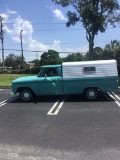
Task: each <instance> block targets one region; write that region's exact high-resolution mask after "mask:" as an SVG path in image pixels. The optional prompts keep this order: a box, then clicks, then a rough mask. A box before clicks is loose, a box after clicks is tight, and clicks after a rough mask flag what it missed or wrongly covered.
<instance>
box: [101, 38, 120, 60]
mask: <svg viewBox="0 0 120 160" xmlns="http://www.w3.org/2000/svg"><path fill="white" fill-rule="evenodd" d="M103 58H104V59H116V60H117V61H118V63H120V42H119V41H117V40H113V41H111V43H109V44H106V46H105V48H104V52H103Z"/></svg>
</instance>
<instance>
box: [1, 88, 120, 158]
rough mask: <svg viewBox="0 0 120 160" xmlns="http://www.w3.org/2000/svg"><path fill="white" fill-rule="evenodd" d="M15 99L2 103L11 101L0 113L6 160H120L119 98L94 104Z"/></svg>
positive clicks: (61, 99) (105, 96)
mask: <svg viewBox="0 0 120 160" xmlns="http://www.w3.org/2000/svg"><path fill="white" fill-rule="evenodd" d="M2 92H3V91H2ZM0 94H1V91H0ZM9 94H10V90H5V91H4V99H1V100H5V99H7V98H10V100H11V101H10V102H9V101H8V103H6V104H4V105H3V106H1V108H0V159H1V160H2V159H3V160H4V159H5V160H8V159H10V160H16V159H19V160H22V159H24V160H32V159H34V160H49V159H51V160H53V159H55V160H73V159H79V160H83V159H84V160H88V159H89V160H103V159H104V160H108V159H109V160H116V159H119V157H120V136H119V135H120V107H119V103H120V100H119V98H118V97H120V95H119V92H118V93H115V95H116V96H118V97H116V96H115V95H114V94H113V93H108V94H103V93H101V94H100V97H99V98H98V99H97V100H96V101H91V102H90V101H87V100H85V99H84V98H83V96H82V95H76V96H75V95H69V96H68V95H67V96H43V97H37V98H36V99H34V100H33V101H31V102H29V103H24V102H21V101H20V99H19V98H18V97H16V98H15V99H12V97H11V96H10V97H9ZM5 96H6V97H5ZM112 96H113V97H114V98H115V99H114V98H113V97H112ZM116 102H117V103H116Z"/></svg>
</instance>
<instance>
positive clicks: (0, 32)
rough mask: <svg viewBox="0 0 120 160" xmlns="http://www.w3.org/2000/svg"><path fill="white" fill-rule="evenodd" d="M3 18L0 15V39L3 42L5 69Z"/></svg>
mask: <svg viewBox="0 0 120 160" xmlns="http://www.w3.org/2000/svg"><path fill="white" fill-rule="evenodd" d="M2 21H3V18H2V17H1V16H0V39H1V42H2V62H3V70H4V69H5V65H4V43H3V39H4V37H3V33H4V32H3V28H2V27H3V23H2Z"/></svg>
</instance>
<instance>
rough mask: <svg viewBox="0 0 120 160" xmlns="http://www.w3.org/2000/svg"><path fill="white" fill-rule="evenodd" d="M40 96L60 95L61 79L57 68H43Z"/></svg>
mask: <svg viewBox="0 0 120 160" xmlns="http://www.w3.org/2000/svg"><path fill="white" fill-rule="evenodd" d="M42 77H44V78H43V80H42V83H41V87H40V88H41V89H40V90H41V91H40V92H41V94H43V95H58V94H62V77H61V76H60V75H59V73H58V70H57V68H44V71H43V73H42Z"/></svg>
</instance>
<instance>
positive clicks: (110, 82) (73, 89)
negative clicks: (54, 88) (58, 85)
mask: <svg viewBox="0 0 120 160" xmlns="http://www.w3.org/2000/svg"><path fill="white" fill-rule="evenodd" d="M92 87H94V88H95V87H96V88H100V89H101V90H103V91H104V92H108V91H117V90H118V77H97V78H76V79H70V78H68V79H63V89H64V94H71V93H72V94H81V93H83V92H84V89H85V88H92Z"/></svg>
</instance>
